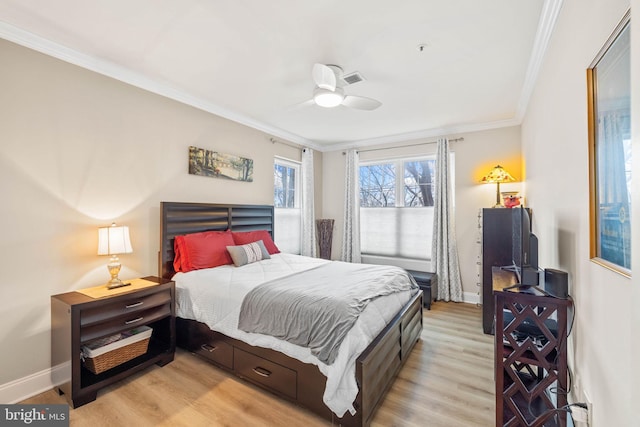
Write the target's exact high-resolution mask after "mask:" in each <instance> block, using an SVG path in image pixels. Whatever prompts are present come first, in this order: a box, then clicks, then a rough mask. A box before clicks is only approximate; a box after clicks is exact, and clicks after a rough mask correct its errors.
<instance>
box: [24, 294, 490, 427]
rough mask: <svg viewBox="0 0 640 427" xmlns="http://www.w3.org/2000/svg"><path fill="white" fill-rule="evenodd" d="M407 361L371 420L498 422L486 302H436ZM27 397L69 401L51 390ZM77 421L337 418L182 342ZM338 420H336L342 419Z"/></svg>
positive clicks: (80, 412) (229, 422)
mask: <svg viewBox="0 0 640 427" xmlns="http://www.w3.org/2000/svg"><path fill="white" fill-rule="evenodd" d="M431 307H432V309H431V310H425V311H424V315H423V320H424V329H423V331H422V335H421V337H420V338H421V339H420V341H419V342H418V343H417V344H416V346H415V349H414V350H413V351H412V353H411V355H410V356H409V359H408V360H407V363H406V364H405V366H404V367H403V369H402V370H401V371H400V374H399V375H398V378H397V379H396V381H395V382H394V383H393V386H392V387H391V389H390V390H389V392H388V393H387V396H386V397H385V400H384V402H383V403H382V406H381V407H380V408H379V409H378V411H377V413H376V415H375V417H374V419H373V421H372V427H389V426H398V427H412V426H416V427H418V426H420V427H422V426H430V427H439V426H443V427H451V426H465V427H467V426H468V427H474V426H478V427H488V426H493V425H494V424H495V390H494V388H495V385H494V365H493V337H492V336H489V335H484V334H483V333H482V310H481V308H480V307H477V306H475V305H473V304H462V303H444V302H436V303H435V304H433V305H432V306H431ZM21 403H27V404H39V403H43V404H52V403H66V400H65V399H64V396H58V394H57V393H56V392H55V391H53V390H50V391H48V392H46V393H42V394H39V395H37V396H34V397H32V398H30V399H28V400H25V401H24V402H21ZM70 420H71V426H73V427H76V426H77V427H84V426H87V427H100V426H134V425H135V426H167V427H168V426H171V427H173V426H185V427H187V426H188V427H198V426H215V427H217V426H234V427H236V426H287V427H293V426H301V425H304V426H305V427H316V426H330V425H331V422H327V421H325V420H323V419H321V418H319V417H317V416H315V415H314V414H311V413H310V412H308V411H306V410H303V409H301V408H298V407H296V406H295V405H292V404H290V403H288V402H286V401H284V400H282V399H279V398H277V397H275V396H273V395H271V394H270V393H268V392H265V391H264V390H262V389H260V388H258V387H255V386H253V385H251V384H248V383H246V382H243V381H241V380H239V379H237V378H235V377H233V376H231V375H229V374H227V373H226V372H224V371H222V370H220V369H217V368H215V367H213V366H211V365H210V364H208V363H207V362H205V361H203V360H201V359H199V358H197V357H195V356H193V355H191V354H189V353H187V352H185V351H182V350H178V352H177V353H176V358H175V360H174V361H173V362H171V363H170V364H168V365H166V366H165V367H162V368H160V367H157V366H153V367H151V368H149V369H146V370H145V371H143V372H140V373H137V374H136V375H133V376H132V377H130V378H128V379H126V380H124V381H121V382H118V383H116V384H113V385H112V386H110V387H107V388H105V389H103V390H101V391H100V392H99V393H98V399H97V400H96V401H94V402H91V403H89V404H87V405H84V406H82V407H80V408H77V409H71V410H70ZM335 425H337V422H336V423H335Z"/></svg>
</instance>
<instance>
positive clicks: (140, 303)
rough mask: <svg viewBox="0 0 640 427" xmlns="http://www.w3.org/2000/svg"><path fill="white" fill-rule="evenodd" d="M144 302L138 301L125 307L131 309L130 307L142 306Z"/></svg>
mask: <svg viewBox="0 0 640 427" xmlns="http://www.w3.org/2000/svg"><path fill="white" fill-rule="evenodd" d="M142 304H144V302H143V301H140V302H136V303H133V304H129V305H126V306H125V307H124V308H126V309H130V308H134V307H140V306H141V305H142Z"/></svg>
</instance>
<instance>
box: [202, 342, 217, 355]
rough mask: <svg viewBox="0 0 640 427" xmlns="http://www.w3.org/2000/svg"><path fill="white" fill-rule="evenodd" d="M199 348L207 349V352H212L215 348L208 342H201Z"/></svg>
mask: <svg viewBox="0 0 640 427" xmlns="http://www.w3.org/2000/svg"><path fill="white" fill-rule="evenodd" d="M200 348H201V349H203V350H206V351H208V352H209V353H213V352H214V351H215V350H216V347H215V346H213V345H209V344H202V345H201V346H200Z"/></svg>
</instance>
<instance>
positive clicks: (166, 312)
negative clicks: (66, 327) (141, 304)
mask: <svg viewBox="0 0 640 427" xmlns="http://www.w3.org/2000/svg"><path fill="white" fill-rule="evenodd" d="M171 314H172V312H171V301H168V302H167V303H166V304H164V305H161V306H156V307H151V308H148V309H147V310H142V311H141V310H136V311H134V312H130V313H123V314H121V315H120V316H116V317H110V318H107V319H106V320H105V321H103V322H101V323H94V324H92V325H89V326H83V327H82V328H81V329H80V342H81V343H85V342H87V341H90V340H92V339H95V338H100V337H103V336H107V335H112V334H115V333H118V332H122V331H126V330H127V329H133V328H135V327H137V326H142V325H147V324H149V323H152V322H155V321H156V320H160V319H162V318H163V317H168V316H171Z"/></svg>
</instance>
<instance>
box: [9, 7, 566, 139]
mask: <svg viewBox="0 0 640 427" xmlns="http://www.w3.org/2000/svg"><path fill="white" fill-rule="evenodd" d="M561 3H562V0H484V1H478V0H447V1H445V0H401V1H396V2H393V3H392V2H389V1H383V0H342V1H338V0H316V1H301V0H271V1H264V0H233V1H231V0H136V1H131V0H56V1H50V0H2V2H0V37H2V38H5V39H8V40H11V41H14V42H17V43H20V44H22V45H25V46H28V47H31V48H34V49H36V50H39V51H42V52H44V53H47V54H49V55H52V56H55V57H58V58H61V59H64V60H66V61H69V62H72V63H75V64H78V65H81V66H83V67H86V68H88V69H92V70H94V71H98V72H101V73H103V74H106V75H110V76H112V77H115V78H118V79H120V80H122V81H125V82H128V83H131V84H134V85H136V86H140V87H143V88H145V89H148V90H151V91H153V92H156V93H160V94H162V95H165V96H168V97H171V98H173V99H177V100H179V101H182V102H186V103H189V104H191V105H194V106H196V107H198V108H202V109H204V110H207V111H210V112H213V113H215V114H219V115H221V116H223V117H227V118H230V119H232V120H236V121H239V122H241V123H244V124H247V125H249V126H252V127H254V128H257V129H260V130H263V131H265V132H267V133H269V134H271V135H274V136H275V137H276V138H283V139H288V140H291V141H294V142H297V143H301V144H307V145H311V146H315V147H317V148H320V149H324V150H327V149H337V148H342V147H346V146H350V145H351V146H353V145H356V144H357V145H359V146H362V145H367V144H373V143H379V142H387V141H401V140H407V139H413V138H419V137H430V136H435V135H443V134H450V133H459V132H464V131H472V130H480V129H488V128H495V127H500V126H508V125H514V124H518V123H519V121H520V119H521V117H522V114H523V113H524V109H525V108H526V103H527V101H528V97H529V94H530V91H531V87H532V85H533V83H534V80H535V77H536V75H537V69H538V67H539V64H540V62H541V60H542V56H543V54H544V50H545V48H546V43H547V41H548V38H549V35H550V33H551V31H552V29H553V25H554V23H555V18H556V17H557V13H558V11H559V8H560V6H561ZM420 44H426V48H425V49H424V50H423V51H422V52H420V51H419V49H417V46H418V45H420ZM316 62H319V63H324V64H337V65H340V66H341V67H342V68H343V69H344V71H345V72H347V73H349V72H352V71H359V72H360V73H361V74H362V75H363V76H364V77H365V79H366V80H365V81H363V82H359V83H356V84H354V85H351V86H347V87H346V88H345V92H346V93H347V94H351V95H360V96H365V97H370V98H375V99H377V100H379V101H381V102H382V106H381V107H380V108H378V109H377V110H375V111H359V110H353V109H349V108H347V107H343V106H341V107H337V108H334V109H325V108H322V107H319V106H316V105H311V104H309V103H307V104H305V105H299V104H300V103H303V102H304V101H306V100H308V99H310V98H311V95H312V92H313V89H314V83H313V81H312V79H311V68H312V66H313V64H314V63H316Z"/></svg>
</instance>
